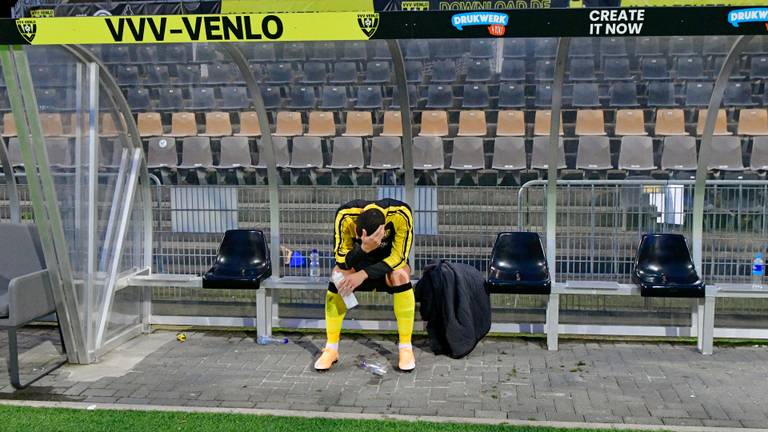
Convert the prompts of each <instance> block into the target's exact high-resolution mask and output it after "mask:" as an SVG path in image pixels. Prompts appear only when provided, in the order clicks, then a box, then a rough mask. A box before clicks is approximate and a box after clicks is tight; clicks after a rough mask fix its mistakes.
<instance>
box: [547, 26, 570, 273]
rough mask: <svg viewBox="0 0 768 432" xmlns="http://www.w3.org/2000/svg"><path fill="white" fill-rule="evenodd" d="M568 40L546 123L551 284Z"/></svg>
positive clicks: (560, 48) (560, 49) (561, 44)
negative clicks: (561, 116) (547, 125)
mask: <svg viewBox="0 0 768 432" xmlns="http://www.w3.org/2000/svg"><path fill="white" fill-rule="evenodd" d="M570 44H571V39H570V38H560V39H559V41H558V43H557V57H556V59H555V72H554V82H553V83H552V111H551V113H552V114H551V118H550V124H549V148H548V150H547V152H548V154H547V225H546V226H547V266H548V267H549V276H550V279H551V280H552V284H553V285H554V284H555V282H556V280H557V278H556V275H557V271H556V270H557V268H556V263H557V259H556V258H557V257H556V252H557V166H558V164H559V163H560V158H559V156H560V151H559V146H558V143H559V141H560V113H561V112H562V105H563V81H564V80H565V62H566V59H567V58H568V47H569V46H570Z"/></svg>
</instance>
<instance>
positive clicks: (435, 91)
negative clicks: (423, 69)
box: [427, 85, 453, 108]
mask: <svg viewBox="0 0 768 432" xmlns="http://www.w3.org/2000/svg"><path fill="white" fill-rule="evenodd" d="M452 106H453V91H452V89H451V86H450V85H431V86H429V89H428V90H427V108H450V107H452Z"/></svg>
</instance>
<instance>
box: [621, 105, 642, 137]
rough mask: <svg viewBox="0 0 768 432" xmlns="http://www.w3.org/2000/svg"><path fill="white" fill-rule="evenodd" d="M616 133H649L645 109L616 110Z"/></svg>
mask: <svg viewBox="0 0 768 432" xmlns="http://www.w3.org/2000/svg"><path fill="white" fill-rule="evenodd" d="M615 135H619V136H622V135H647V133H646V131H645V120H644V114H643V110H639V109H620V110H616V129H615Z"/></svg>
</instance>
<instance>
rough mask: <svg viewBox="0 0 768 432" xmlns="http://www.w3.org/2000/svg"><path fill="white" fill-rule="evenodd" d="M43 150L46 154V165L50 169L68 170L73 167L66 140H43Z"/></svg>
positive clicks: (70, 150)
mask: <svg viewBox="0 0 768 432" xmlns="http://www.w3.org/2000/svg"><path fill="white" fill-rule="evenodd" d="M45 149H46V151H47V152H48V164H50V166H51V167H52V168H54V169H66V170H70V169H73V168H74V167H75V165H74V164H73V163H72V148H71V146H70V145H69V139H68V138H64V137H48V138H46V139H45Z"/></svg>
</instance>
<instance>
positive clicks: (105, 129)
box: [70, 113, 125, 138]
mask: <svg viewBox="0 0 768 432" xmlns="http://www.w3.org/2000/svg"><path fill="white" fill-rule="evenodd" d="M121 120H124V119H121ZM70 124H71V123H70ZM99 126H100V127H101V131H100V132H99V135H100V136H101V137H104V138H111V137H116V136H117V135H118V133H119V131H120V130H125V126H124V125H122V124H121V125H120V129H119V130H118V128H117V126H116V125H115V119H114V118H113V117H112V115H111V114H109V113H102V114H101V119H100V121H99Z"/></svg>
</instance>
